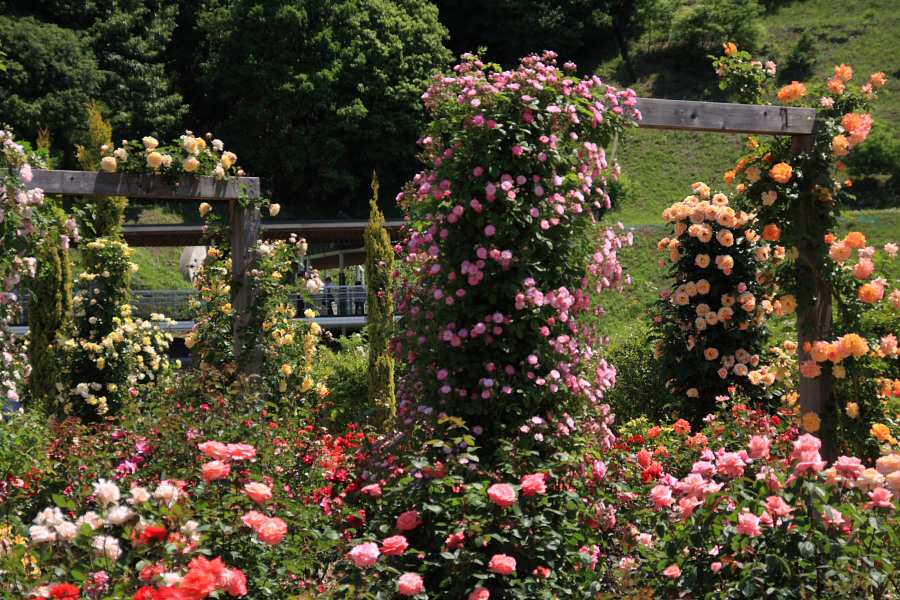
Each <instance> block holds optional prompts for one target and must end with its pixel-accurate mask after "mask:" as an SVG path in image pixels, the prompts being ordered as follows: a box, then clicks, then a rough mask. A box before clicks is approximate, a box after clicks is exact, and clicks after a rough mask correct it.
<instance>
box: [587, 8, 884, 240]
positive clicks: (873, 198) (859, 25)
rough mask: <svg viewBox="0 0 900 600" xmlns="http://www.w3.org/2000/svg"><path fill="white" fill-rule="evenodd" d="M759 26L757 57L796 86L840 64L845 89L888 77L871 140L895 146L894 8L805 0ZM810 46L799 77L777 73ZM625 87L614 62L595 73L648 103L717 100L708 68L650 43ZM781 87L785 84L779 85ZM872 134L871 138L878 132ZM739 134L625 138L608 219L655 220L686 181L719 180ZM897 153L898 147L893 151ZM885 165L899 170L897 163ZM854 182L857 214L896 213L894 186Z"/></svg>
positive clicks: (647, 133)
mask: <svg viewBox="0 0 900 600" xmlns="http://www.w3.org/2000/svg"><path fill="white" fill-rule="evenodd" d="M762 23H763V25H764V27H765V31H766V36H765V38H764V39H763V40H762V44H761V52H760V53H759V56H761V57H764V58H771V59H773V60H775V61H776V62H778V63H779V65H781V66H782V67H783V69H782V76H786V77H797V78H801V79H803V80H804V81H816V80H823V79H824V78H826V77H828V76H831V75H832V73H833V71H832V69H833V67H834V65H835V64H838V63H842V62H843V63H846V64H849V65H851V66H853V68H854V73H855V75H854V80H855V81H859V82H863V81H867V80H868V76H869V75H870V74H871V73H873V72H876V71H884V72H885V73H887V75H888V78H889V79H888V85H887V86H886V89H887V90H888V93H886V94H882V95H881V96H880V97H879V101H878V104H877V107H876V110H875V118H876V126H875V128H874V129H873V138H872V139H875V138H878V137H882V138H887V139H893V140H898V139H900V93H898V92H900V68H898V67H900V38H898V33H897V32H898V31H900V2H897V1H896V0H865V1H864V0H842V1H841V2H840V3H838V4H836V3H835V2H834V1H833V0H807V1H798V2H790V1H787V2H782V3H780V6H779V7H777V8H774V9H772V10H771V11H770V12H767V13H766V14H765V15H764V16H763V18H762ZM805 33H806V34H809V36H811V38H812V44H813V46H812V48H811V52H810V56H811V58H812V60H811V61H810V64H809V66H808V68H807V69H799V70H798V69H794V70H793V71H788V70H787V68H786V67H787V65H788V64H789V63H790V62H791V61H790V57H792V56H795V55H796V47H797V42H798V40H800V38H801V36H803V35H804V34H805ZM636 50H637V51H636V52H635V53H634V72H635V77H636V79H635V80H634V81H627V80H623V76H622V72H623V71H622V68H621V61H620V59H615V60H612V61H609V62H607V63H604V64H601V65H600V66H599V67H598V69H597V70H598V73H599V74H600V75H601V77H603V78H604V79H609V80H612V81H616V82H618V83H619V84H620V85H621V84H625V85H631V87H633V88H634V89H635V90H637V92H638V93H639V94H640V95H644V96H653V97H657V98H674V99H692V100H711V101H724V100H725V98H724V97H723V96H722V95H721V92H720V91H719V89H718V81H717V78H716V75H715V73H714V72H713V70H712V67H711V66H710V61H709V60H707V59H703V60H696V59H694V60H685V59H683V58H682V57H680V56H677V55H672V54H671V53H669V52H668V51H667V50H666V48H665V47H663V46H661V45H659V44H658V43H657V44H645V43H644V42H641V43H638V44H636ZM789 81H790V79H787V80H786V81H785V82H789ZM879 130H880V131H879ZM744 137H745V136H742V135H723V134H716V133H690V132H674V131H654V130H644V131H640V130H638V131H635V132H632V133H631V134H629V135H628V136H627V139H625V140H624V143H623V144H622V145H621V146H620V151H619V153H618V158H619V161H620V163H621V164H622V169H623V172H624V173H625V180H626V182H627V186H626V191H627V194H628V200H627V202H625V203H623V205H622V206H621V207H619V209H618V210H617V216H618V218H620V219H622V220H623V221H624V222H626V223H628V224H634V225H638V224H646V223H655V222H657V221H658V217H659V213H660V211H661V210H662V209H663V208H665V207H666V206H668V205H669V204H671V203H672V202H674V201H676V200H678V199H680V198H682V197H684V196H685V195H686V194H687V191H688V190H689V189H690V184H691V183H693V182H694V181H698V180H703V181H706V182H715V181H721V177H722V174H723V173H724V172H725V171H726V170H728V169H729V168H731V167H732V166H733V164H734V162H735V161H736V160H737V159H738V158H739V157H740V155H741V146H742V144H743V141H744ZM895 148H900V146H895ZM895 162H900V157H897V158H896V161H895ZM848 173H849V175H850V176H851V177H853V178H854V179H855V180H856V185H855V190H856V192H857V195H858V196H859V197H860V201H861V202H862V203H863V204H864V205H870V206H873V205H874V206H896V205H898V204H900V191H898V189H897V183H898V182H895V183H894V186H893V187H888V188H886V187H885V181H886V180H887V176H886V175H876V176H874V177H869V178H867V179H864V180H860V179H858V178H859V175H860V174H859V173H854V172H853V170H852V167H851V169H850V171H848Z"/></svg>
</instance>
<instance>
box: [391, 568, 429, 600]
mask: <svg viewBox="0 0 900 600" xmlns="http://www.w3.org/2000/svg"><path fill="white" fill-rule="evenodd" d="M423 586H424V582H423V581H422V576H421V575H416V574H415V573H404V574H403V575H401V576H400V579H398V580H397V587H398V590H399V592H400V593H401V594H403V595H404V596H415V595H416V594H421V593H422V588H423Z"/></svg>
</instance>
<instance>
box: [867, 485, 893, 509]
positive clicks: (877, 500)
mask: <svg viewBox="0 0 900 600" xmlns="http://www.w3.org/2000/svg"><path fill="white" fill-rule="evenodd" d="M869 498H871V499H872V500H871V502H869V503H868V504H866V510H872V509H873V508H876V507H877V508H888V509H890V510H894V508H895V507H894V504H893V503H892V502H891V500H892V499H893V498H894V495H893V494H892V493H891V491H890V490H888V489H885V488H883V487H877V488H875V489H874V490H872V491H871V492H869Z"/></svg>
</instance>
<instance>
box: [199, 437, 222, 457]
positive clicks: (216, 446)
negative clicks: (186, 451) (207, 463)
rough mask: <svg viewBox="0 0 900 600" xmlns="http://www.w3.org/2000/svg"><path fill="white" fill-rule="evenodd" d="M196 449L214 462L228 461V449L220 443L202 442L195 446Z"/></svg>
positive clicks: (212, 441)
mask: <svg viewBox="0 0 900 600" xmlns="http://www.w3.org/2000/svg"><path fill="white" fill-rule="evenodd" d="M197 447H198V448H199V449H200V451H201V452H203V454H205V455H207V456H208V457H210V458H212V459H214V460H227V459H228V447H227V446H226V445H225V444H223V443H222V442H216V441H214V440H210V441H208V442H203V443H202V444H197Z"/></svg>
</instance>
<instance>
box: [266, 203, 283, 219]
mask: <svg viewBox="0 0 900 600" xmlns="http://www.w3.org/2000/svg"><path fill="white" fill-rule="evenodd" d="M280 212H281V205H280V204H276V203H273V204H270V205H269V215H270V216H272V217H275V216H277V215H278V213H280Z"/></svg>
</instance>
